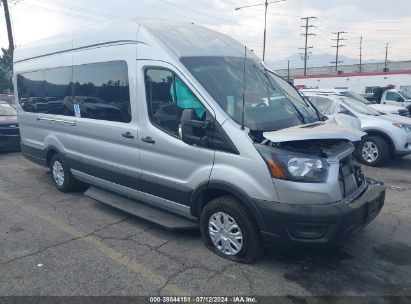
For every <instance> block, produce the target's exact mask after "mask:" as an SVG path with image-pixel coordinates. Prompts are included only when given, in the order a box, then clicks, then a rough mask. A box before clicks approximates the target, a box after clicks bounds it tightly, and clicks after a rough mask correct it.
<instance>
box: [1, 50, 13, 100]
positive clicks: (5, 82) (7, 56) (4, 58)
mask: <svg viewBox="0 0 411 304" xmlns="http://www.w3.org/2000/svg"><path fill="white" fill-rule="evenodd" d="M1 53H2V54H1V55H0V93H4V92H12V91H13V81H12V78H13V57H12V55H11V52H10V50H9V49H5V48H1Z"/></svg>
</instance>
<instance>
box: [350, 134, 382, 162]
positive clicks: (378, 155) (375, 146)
mask: <svg viewBox="0 0 411 304" xmlns="http://www.w3.org/2000/svg"><path fill="white" fill-rule="evenodd" d="M358 156H359V158H360V159H361V161H362V162H363V163H364V164H366V165H370V166H381V165H383V164H384V163H386V162H387V160H388V158H389V157H390V149H389V145H388V143H387V142H386V141H385V140H384V139H383V138H381V137H379V136H366V137H364V138H363V140H362V141H361V143H360V145H359V146H358Z"/></svg>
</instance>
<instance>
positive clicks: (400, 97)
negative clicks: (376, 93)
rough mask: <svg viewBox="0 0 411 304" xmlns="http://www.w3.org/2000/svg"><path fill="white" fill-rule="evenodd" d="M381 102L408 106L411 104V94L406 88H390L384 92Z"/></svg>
mask: <svg viewBox="0 0 411 304" xmlns="http://www.w3.org/2000/svg"><path fill="white" fill-rule="evenodd" d="M380 103H381V104H391V105H396V106H400V107H405V108H407V107H409V106H411V94H410V93H408V92H407V91H404V90H396V89H389V90H386V91H384V93H383V94H382V96H381V102H380Z"/></svg>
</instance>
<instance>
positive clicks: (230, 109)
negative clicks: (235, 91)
mask: <svg viewBox="0 0 411 304" xmlns="http://www.w3.org/2000/svg"><path fill="white" fill-rule="evenodd" d="M227 114H228V115H230V116H233V115H234V96H227Z"/></svg>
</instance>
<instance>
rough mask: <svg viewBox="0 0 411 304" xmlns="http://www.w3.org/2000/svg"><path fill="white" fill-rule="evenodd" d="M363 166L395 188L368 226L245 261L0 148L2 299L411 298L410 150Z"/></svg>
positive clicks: (193, 233)
mask: <svg viewBox="0 0 411 304" xmlns="http://www.w3.org/2000/svg"><path fill="white" fill-rule="evenodd" d="M364 171H365V173H366V175H367V176H370V177H372V178H374V179H377V180H381V181H383V182H384V183H385V184H386V185H387V186H388V189H387V198H386V203H385V206H384V208H383V210H382V212H381V214H380V215H379V216H378V217H377V218H376V220H374V221H373V222H372V223H371V224H370V225H369V226H368V227H366V228H365V229H364V230H362V231H360V232H359V233H357V234H356V235H354V236H352V237H351V238H349V239H348V240H346V241H345V242H344V243H343V244H341V246H340V247H339V248H335V249H324V248H315V247H313V248H312V247H311V248H307V247H298V248H283V247H282V246H279V248H274V249H270V250H266V252H265V254H264V255H263V257H262V258H261V259H260V260H258V261H257V262H255V263H254V264H251V265H244V264H238V263H235V262H230V261H228V260H225V259H222V258H220V257H218V256H216V255H214V254H213V253H211V252H210V251H209V250H207V249H206V248H205V246H204V245H203V242H202V240H201V237H200V235H199V232H197V231H191V232H190V231H189V232H171V231H167V230H165V229H162V228H160V227H157V226H155V225H152V224H150V223H147V222H145V221H142V220H140V219H137V218H135V217H133V216H130V215H128V214H126V213H123V212H121V211H118V210H115V209H113V208H110V207H108V206H105V205H103V204H101V203H99V202H97V201H95V200H92V199H90V198H87V197H84V196H83V195H82V193H72V194H64V193H60V192H58V191H57V190H56V189H55V187H54V186H53V184H52V181H51V179H50V175H49V173H48V170H47V169H46V168H43V167H39V166H37V165H35V164H32V163H31V162H29V161H27V160H25V159H24V158H23V157H22V156H21V154H20V153H10V154H0V296H9V295H60V296H61V295H95V296H97V295H99V296H102V295H190V294H191V295H226V296H230V295H254V296H262V295H280V296H289V297H298V296H310V295H411V208H410V204H411V157H406V158H401V159H396V160H393V161H392V162H391V163H390V164H389V165H388V166H387V167H385V168H369V167H364Z"/></svg>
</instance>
